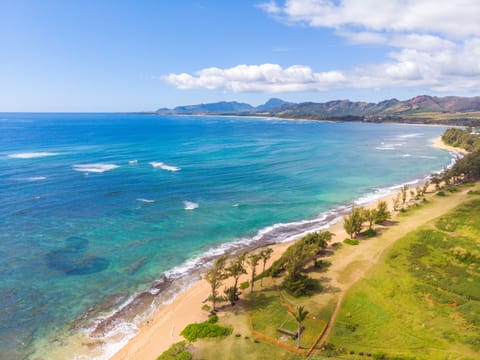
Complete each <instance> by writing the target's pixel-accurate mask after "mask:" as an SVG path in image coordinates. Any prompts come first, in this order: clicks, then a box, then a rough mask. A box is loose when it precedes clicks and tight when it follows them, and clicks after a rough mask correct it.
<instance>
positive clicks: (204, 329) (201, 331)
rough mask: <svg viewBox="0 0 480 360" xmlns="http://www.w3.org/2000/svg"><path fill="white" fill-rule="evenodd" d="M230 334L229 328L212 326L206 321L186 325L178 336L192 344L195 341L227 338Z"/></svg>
mask: <svg viewBox="0 0 480 360" xmlns="http://www.w3.org/2000/svg"><path fill="white" fill-rule="evenodd" d="M231 333H232V329H231V328H229V327H224V326H220V325H217V324H212V323H210V322H209V321H208V320H207V321H205V322H201V323H193V324H189V325H187V326H186V327H185V329H183V330H182V332H181V333H180V335H182V336H183V337H184V338H185V339H187V340H188V341H190V342H193V341H195V340H197V339H204V338H213V337H220V336H227V335H230V334H231Z"/></svg>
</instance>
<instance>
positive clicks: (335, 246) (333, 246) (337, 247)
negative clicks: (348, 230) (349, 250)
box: [332, 242, 343, 250]
mask: <svg viewBox="0 0 480 360" xmlns="http://www.w3.org/2000/svg"><path fill="white" fill-rule="evenodd" d="M342 246H343V245H342V243H341V242H336V243H333V244H332V249H334V250H337V249H340V248H341V247H342Z"/></svg>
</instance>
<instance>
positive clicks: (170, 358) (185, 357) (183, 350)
mask: <svg viewBox="0 0 480 360" xmlns="http://www.w3.org/2000/svg"><path fill="white" fill-rule="evenodd" d="M191 359H193V355H192V354H191V353H190V352H189V351H188V350H187V345H186V344H185V341H180V342H178V343H175V344H173V345H172V346H170V348H169V349H168V350H166V351H164V352H163V353H162V355H160V356H159V357H158V358H157V360H191Z"/></svg>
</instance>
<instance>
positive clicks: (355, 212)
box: [343, 206, 366, 239]
mask: <svg viewBox="0 0 480 360" xmlns="http://www.w3.org/2000/svg"><path fill="white" fill-rule="evenodd" d="M365 212H366V210H365V208H363V207H355V206H354V207H353V208H352V210H351V212H350V214H348V215H346V216H345V217H344V219H343V228H344V229H345V231H346V232H347V234H348V235H350V237H351V238H352V239H354V238H355V237H356V236H357V235H358V234H359V233H360V232H361V231H362V226H363V222H364V221H365Z"/></svg>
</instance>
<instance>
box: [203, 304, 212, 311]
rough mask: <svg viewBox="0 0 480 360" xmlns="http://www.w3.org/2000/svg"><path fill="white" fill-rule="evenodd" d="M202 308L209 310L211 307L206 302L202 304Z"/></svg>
mask: <svg viewBox="0 0 480 360" xmlns="http://www.w3.org/2000/svg"><path fill="white" fill-rule="evenodd" d="M202 310H203V311H210V310H211V307H210V306H209V305H208V304H203V305H202Z"/></svg>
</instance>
